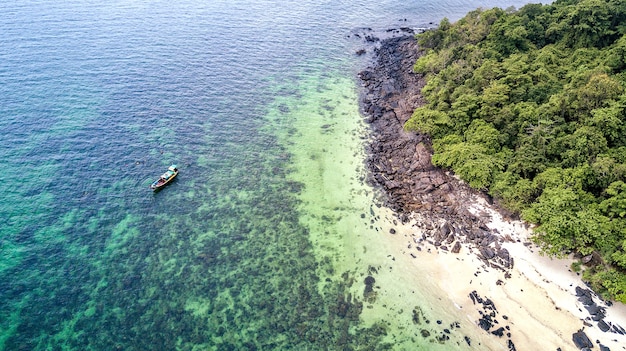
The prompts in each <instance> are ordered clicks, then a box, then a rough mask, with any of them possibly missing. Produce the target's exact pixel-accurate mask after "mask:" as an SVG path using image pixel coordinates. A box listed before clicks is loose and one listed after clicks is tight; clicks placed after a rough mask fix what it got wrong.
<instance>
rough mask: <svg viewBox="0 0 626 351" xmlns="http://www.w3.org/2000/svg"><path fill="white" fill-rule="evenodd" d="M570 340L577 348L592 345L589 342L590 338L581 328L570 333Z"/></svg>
mask: <svg viewBox="0 0 626 351" xmlns="http://www.w3.org/2000/svg"><path fill="white" fill-rule="evenodd" d="M572 341H573V342H574V345H576V347H578V348H579V349H583V348H585V347H593V343H592V342H591V340H589V337H588V336H587V334H585V332H584V331H583V330H582V329H580V330H579V331H577V332H576V333H574V334H572Z"/></svg>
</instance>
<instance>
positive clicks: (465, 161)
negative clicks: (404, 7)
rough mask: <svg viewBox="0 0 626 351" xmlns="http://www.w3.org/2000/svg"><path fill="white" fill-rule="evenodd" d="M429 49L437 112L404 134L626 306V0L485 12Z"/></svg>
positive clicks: (571, 0) (429, 87)
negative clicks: (412, 133)
mask: <svg viewBox="0 0 626 351" xmlns="http://www.w3.org/2000/svg"><path fill="white" fill-rule="evenodd" d="M418 41H419V44H420V45H421V48H422V49H424V53H423V55H422V56H421V58H420V59H419V60H418V61H417V62H416V64H415V67H414V69H415V71H416V72H419V73H422V74H424V75H425V77H426V79H427V84H426V86H425V87H424V88H423V90H422V93H423V95H424V97H425V98H426V100H427V101H428V103H427V105H425V106H423V107H420V108H418V109H417V110H416V111H415V112H414V114H413V116H412V118H411V119H410V120H409V121H408V122H407V124H406V126H405V127H406V128H407V129H409V130H418V131H421V132H425V133H428V134H430V136H431V137H432V141H433V148H434V151H435V154H434V156H433V163H435V164H436V165H438V166H442V167H445V168H449V169H452V170H453V171H454V172H455V173H456V174H457V175H459V176H460V177H461V178H462V179H464V180H465V181H467V182H468V183H469V184H470V185H471V186H472V187H474V188H476V189H481V190H484V191H486V192H488V193H489V194H490V195H492V196H493V197H494V198H495V199H497V200H498V201H500V203H501V204H503V205H504V206H506V207H508V208H509V209H511V210H513V211H515V212H517V213H520V214H521V216H522V218H523V219H525V220H527V221H529V222H532V223H535V224H536V225H537V226H536V230H535V232H536V237H535V240H536V241H537V242H538V243H540V244H541V245H542V247H543V249H544V250H545V251H546V252H548V253H550V254H557V255H558V254H562V253H568V252H574V253H576V254H578V255H579V257H583V262H585V263H588V265H587V269H586V270H585V273H584V277H585V279H586V280H588V281H589V282H590V283H591V284H592V285H593V286H594V288H595V289H596V290H597V291H600V292H602V293H603V294H604V295H605V296H607V297H611V298H614V299H617V300H619V301H622V302H626V116H625V112H626V89H625V88H626V1H622V0H557V1H555V2H554V3H552V4H550V5H540V4H530V5H527V6H524V7H523V8H521V9H519V10H518V11H514V10H506V11H505V10H501V9H497V8H496V9H490V10H476V11H473V12H471V13H469V14H468V15H466V16H465V17H464V18H463V19H461V20H459V21H458V22H456V23H454V24H452V23H450V22H449V21H448V20H446V19H444V20H443V21H442V22H441V23H440V25H439V27H438V28H437V29H434V30H432V31H427V32H425V33H422V34H420V35H418Z"/></svg>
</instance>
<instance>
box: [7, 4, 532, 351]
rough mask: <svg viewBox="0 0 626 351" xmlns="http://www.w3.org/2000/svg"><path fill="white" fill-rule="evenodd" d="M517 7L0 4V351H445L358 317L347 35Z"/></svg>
mask: <svg viewBox="0 0 626 351" xmlns="http://www.w3.org/2000/svg"><path fill="white" fill-rule="evenodd" d="M523 4H524V1H510V0H509V1H504V0H503V1H491V0H490V1H478V0H465V1H463V0H440V1H432V0H423V1H391V0H386V1H373V0H357V1H351V2H348V1H332V2H325V1H322V2H319V1H307V0H304V1H302V0H300V1H291V0H280V1H269V0H248V1H225V0H217V1H216V0H212V1H196V0H182V1H159V0H157V1H130V0H118V1H115V0H114V1H108V2H97V1H92V0H70V1H63V2H55V1H38V0H32V1H27V0H20V1H17V2H6V3H3V4H0V13H2V16H1V17H0V132H1V138H0V161H1V162H2V167H3V169H2V172H1V173H0V194H2V195H0V199H2V201H1V202H0V350H255V349H256V350H351V349H362V350H382V349H404V348H405V347H407V349H408V347H414V349H420V348H421V347H424V349H434V348H435V346H433V345H436V347H438V348H440V349H450V350H453V349H457V348H458V345H457V344H443V345H440V344H439V343H435V344H433V339H432V338H430V339H429V338H423V337H422V336H420V333H419V330H417V331H410V332H409V331H399V330H400V329H393V332H392V330H391V329H390V328H393V326H394V325H395V324H394V322H393V321H390V320H388V319H387V320H385V319H380V320H379V321H377V322H375V323H365V322H364V320H363V318H362V314H363V311H364V309H367V308H370V309H373V310H379V309H384V308H385V307H384V306H378V305H376V301H375V299H373V298H372V296H368V295H367V294H365V295H364V294H359V295H357V294H354V291H363V277H362V276H359V275H358V274H361V275H363V274H364V275H368V274H372V267H368V266H367V265H364V266H362V267H361V266H359V265H358V263H355V265H354V266H351V265H350V263H346V262H349V261H350V259H347V258H349V257H355V255H357V253H356V252H361V253H362V251H363V249H362V248H361V247H360V246H359V247H356V245H353V244H351V243H354V242H356V241H358V240H361V239H358V237H361V236H367V235H368V234H367V233H368V230H371V231H375V230H376V229H377V228H374V226H372V225H370V217H372V218H373V219H371V221H374V220H375V217H376V212H375V210H376V209H377V207H376V206H375V204H374V202H373V200H372V197H371V196H370V195H369V194H370V192H371V189H368V188H367V186H366V185H364V184H363V173H362V172H363V170H362V166H361V162H362V149H361V148H360V146H361V145H362V142H363V141H362V140H363V139H362V136H363V135H365V134H366V128H365V127H364V126H363V125H362V124H361V123H360V119H361V117H360V116H359V114H358V106H357V93H358V90H357V82H356V81H355V76H356V72H357V71H358V70H359V69H361V68H363V65H364V64H365V62H364V59H363V58H361V59H359V58H357V57H356V56H355V55H354V52H355V51H356V50H357V49H358V48H361V47H364V45H363V44H362V43H361V42H359V41H358V40H355V38H354V37H353V36H351V35H350V34H351V33H353V32H354V31H355V30H357V29H358V28H363V27H372V28H374V29H385V28H390V27H395V26H399V25H402V26H412V27H424V26H428V25H429V23H430V22H435V23H436V22H438V21H439V20H440V19H441V18H442V17H444V16H447V17H449V18H450V19H453V20H454V19H457V18H459V17H461V16H462V15H463V14H464V13H465V12H467V11H469V10H472V9H474V8H476V7H478V6H483V7H492V6H499V7H502V8H506V7H508V6H511V5H514V6H521V5H523ZM172 163H176V164H177V165H178V166H179V169H180V170H181V173H180V175H179V176H178V178H177V179H176V180H175V181H174V182H173V183H172V184H171V185H169V186H168V187H167V188H166V189H164V190H162V191H161V192H159V193H152V192H151V191H150V190H149V184H150V183H151V182H152V181H153V180H154V179H155V177H157V176H158V175H159V174H161V173H162V172H163V171H165V169H166V168H167V167H168V166H169V165H170V164H172ZM372 223H373V222H372ZM355 267H357V268H355ZM359 267H360V268H359ZM416 289H417V290H419V287H416ZM423 294H427V292H423ZM368 299H369V301H368ZM415 304H416V306H417V305H419V303H418V302H416V303H415ZM423 308H424V309H428V307H427V306H424V307H423ZM406 313H410V311H407V312H406ZM432 313H433V314H434V315H433V316H432V318H433V319H436V318H437V316H436V313H437V312H436V311H433V312H432ZM410 317H411V316H410V314H409V318H410ZM400 345H402V346H400ZM407 345H408V346H407ZM421 345H427V346H421ZM428 345H430V346H428Z"/></svg>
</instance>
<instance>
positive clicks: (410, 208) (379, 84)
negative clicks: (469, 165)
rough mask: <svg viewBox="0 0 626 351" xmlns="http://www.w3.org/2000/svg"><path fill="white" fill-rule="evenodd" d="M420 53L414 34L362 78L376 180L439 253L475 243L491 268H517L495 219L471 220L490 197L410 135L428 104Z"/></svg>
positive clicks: (383, 50) (380, 56)
mask: <svg viewBox="0 0 626 351" xmlns="http://www.w3.org/2000/svg"><path fill="white" fill-rule="evenodd" d="M418 54H419V51H418V48H417V42H416V40H415V39H414V37H413V36H412V35H404V36H399V37H394V38H389V39H386V40H384V41H382V42H381V45H380V47H378V48H376V49H375V56H376V59H375V63H374V66H373V67H371V68H368V69H366V70H364V71H361V72H360V73H359V78H360V79H361V82H362V86H363V88H364V91H363V93H362V98H361V101H360V103H361V110H362V113H363V115H364V116H365V118H366V122H367V123H368V124H369V125H370V127H371V128H370V129H371V141H370V143H369V144H368V145H367V146H366V148H367V150H366V151H367V158H366V167H367V169H368V174H369V179H368V180H369V182H370V183H371V184H372V185H373V186H374V187H376V188H379V189H382V190H383V196H382V200H383V202H384V203H385V205H386V206H388V207H389V208H391V209H392V210H394V211H395V212H396V213H397V214H398V216H399V218H400V219H401V220H402V221H403V222H406V221H408V220H409V219H410V218H412V217H415V215H417V216H418V217H419V221H420V223H419V224H420V226H421V227H423V228H425V229H426V231H427V233H428V235H427V237H426V238H424V239H425V240H429V241H431V242H432V243H433V244H434V245H435V246H436V247H437V248H440V249H442V250H451V251H452V252H458V250H459V249H460V245H461V244H462V243H468V244H473V245H474V246H475V247H476V248H477V250H478V251H479V252H480V253H481V255H482V257H483V259H484V260H485V261H486V262H487V263H488V264H489V265H490V266H492V267H494V268H500V269H507V268H511V267H512V266H513V259H512V258H511V257H510V255H509V254H508V252H507V251H506V249H503V248H502V247H501V245H500V243H501V242H502V240H504V239H505V238H502V237H501V236H499V235H494V233H493V232H492V230H490V229H489V228H488V227H487V225H486V223H487V221H488V218H485V217H480V216H477V215H475V214H473V213H471V212H470V211H469V209H468V206H467V205H466V204H467V203H468V201H469V200H470V199H471V198H472V197H476V196H482V195H481V194H479V193H478V192H476V191H474V190H472V189H470V188H469V187H468V186H467V185H466V184H465V183H463V182H461V181H459V180H458V179H457V178H455V177H454V176H452V175H451V174H450V173H449V172H446V171H444V170H442V169H440V168H437V167H434V166H433V165H432V163H431V155H432V148H431V142H430V139H429V137H428V136H426V135H421V134H417V133H413V132H407V131H405V130H404V128H403V126H404V123H405V122H406V121H407V120H408V119H409V118H410V117H411V114H412V113H413V110H414V109H415V108H416V107H418V106H420V104H423V103H424V101H423V100H422V98H421V96H420V94H419V91H420V90H421V88H422V87H423V85H424V81H423V79H421V78H422V77H420V76H419V75H418V74H415V73H413V70H412V67H413V63H415V61H416V60H417V58H418ZM482 197H484V196H482ZM484 198H486V197H484ZM511 240H512V239H511Z"/></svg>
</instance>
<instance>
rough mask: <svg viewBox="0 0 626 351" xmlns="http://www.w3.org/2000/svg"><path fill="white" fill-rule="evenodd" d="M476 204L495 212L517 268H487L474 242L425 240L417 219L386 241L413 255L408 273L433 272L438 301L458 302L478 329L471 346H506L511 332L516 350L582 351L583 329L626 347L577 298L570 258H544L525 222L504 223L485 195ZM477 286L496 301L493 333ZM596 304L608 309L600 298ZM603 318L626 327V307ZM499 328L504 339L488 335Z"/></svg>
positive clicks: (596, 339)
mask: <svg viewBox="0 0 626 351" xmlns="http://www.w3.org/2000/svg"><path fill="white" fill-rule="evenodd" d="M471 209H472V210H473V211H476V212H483V215H484V214H485V213H486V214H488V215H490V216H491V217H492V221H491V222H490V223H489V227H490V229H492V230H497V232H499V233H500V235H502V236H507V237H511V238H512V239H513V241H512V242H505V243H504V244H502V246H503V247H505V248H506V249H507V250H509V252H510V253H511V256H512V257H513V258H514V260H515V265H514V267H513V268H512V269H508V270H505V271H503V270H500V269H494V268H491V267H488V266H487V265H486V263H485V261H483V260H482V259H481V258H480V255H478V254H477V252H476V249H475V248H473V247H472V245H468V244H465V245H463V246H462V249H461V251H460V252H459V253H458V254H454V253H451V252H449V251H447V250H441V249H437V248H436V247H435V246H433V245H431V244H430V243H428V241H426V240H420V232H421V230H420V228H419V226H418V225H416V221H412V222H411V223H408V224H405V225H400V226H398V225H395V226H394V228H395V229H396V230H398V233H397V234H396V235H394V236H389V241H390V242H391V245H392V247H393V248H392V249H393V250H397V253H398V254H400V255H403V256H404V257H405V258H407V257H408V259H403V260H402V261H404V262H410V263H408V265H409V267H410V269H407V273H406V274H407V277H406V278H407V279H415V281H414V283H415V284H421V283H422V282H423V277H424V276H427V277H430V278H431V279H429V281H430V282H431V283H432V284H434V285H435V287H436V288H438V289H440V290H441V292H443V293H444V296H447V298H448V301H441V305H444V304H448V307H450V306H454V308H456V309H457V310H458V311H457V312H458V313H459V315H460V316H463V317H464V318H465V322H467V323H469V324H473V325H474V326H475V328H476V329H477V330H478V331H479V333H477V334H476V333H470V334H473V337H474V338H480V339H479V340H480V343H481V344H480V345H472V346H474V347H475V348H474V347H472V348H473V349H489V350H508V349H509V346H508V345H507V342H506V339H507V338H506V336H507V335H506V334H507V333H510V340H511V341H512V342H513V344H514V345H515V348H516V349H517V350H557V349H561V350H563V351H565V350H578V348H577V347H576V346H575V344H574V342H573V341H572V335H573V333H575V332H577V331H578V330H581V329H582V330H584V332H585V334H586V335H587V336H588V337H589V339H590V340H591V341H592V342H593V343H594V346H595V347H596V348H598V349H600V345H602V346H604V347H608V348H609V349H610V350H624V349H626V335H620V334H618V333H614V332H610V331H609V332H602V331H601V330H600V329H599V328H598V326H597V322H594V321H592V319H591V318H590V315H589V312H588V311H587V310H586V309H585V307H584V306H583V304H582V303H581V302H579V301H578V299H577V296H576V287H577V286H580V287H583V288H584V287H585V285H584V283H583V281H582V280H581V279H580V277H579V276H578V275H577V274H576V273H574V272H572V271H571V270H570V268H569V267H570V264H571V262H572V260H570V259H552V258H549V257H546V256H542V255H541V254H540V253H539V250H538V248H536V247H535V246H534V245H529V242H528V237H529V235H531V231H530V230H529V229H527V228H526V226H525V225H524V224H523V223H522V222H519V221H515V222H512V221H506V220H504V219H503V218H502V216H501V215H500V214H498V212H497V211H496V210H495V209H493V208H491V207H489V205H488V204H487V203H485V202H484V201H483V200H482V199H480V198H478V197H476V199H475V203H474V204H472V206H471ZM418 248H419V249H418ZM405 264H406V263H405ZM396 273H397V272H396ZM473 291H475V292H476V294H477V295H478V296H480V297H482V298H483V299H487V298H488V299H490V300H491V301H492V302H493V306H495V317H494V318H493V319H494V320H495V321H497V323H496V324H495V325H494V327H492V328H491V329H490V330H489V331H484V330H482V329H481V327H480V325H479V324H480V323H479V320H480V319H481V317H482V315H481V312H483V313H485V310H484V308H483V307H484V306H483V305H481V304H480V303H476V302H473V301H472V299H471V298H470V293H472V292H473ZM594 301H596V302H597V303H598V304H599V305H601V306H605V307H606V305H605V304H604V303H603V302H602V301H601V300H600V299H599V298H597V297H596V298H595V299H594ZM487 312H489V311H487ZM604 320H605V322H607V323H610V324H612V325H616V324H617V325H620V326H624V325H626V306H624V305H623V304H620V303H616V304H613V305H612V306H610V307H606V318H605V319H604ZM500 327H503V328H504V333H505V335H504V337H499V336H496V335H493V334H492V333H491V332H492V331H494V330H497V328H500Z"/></svg>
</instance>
